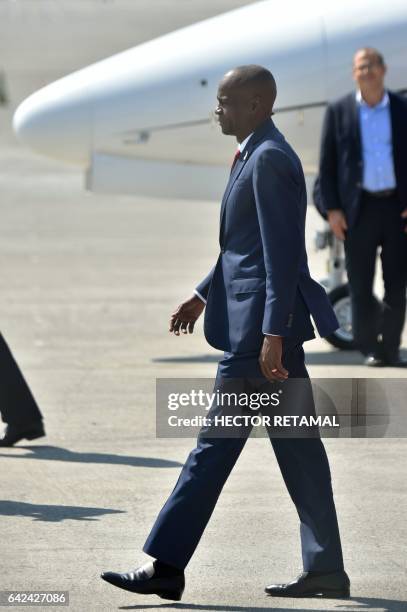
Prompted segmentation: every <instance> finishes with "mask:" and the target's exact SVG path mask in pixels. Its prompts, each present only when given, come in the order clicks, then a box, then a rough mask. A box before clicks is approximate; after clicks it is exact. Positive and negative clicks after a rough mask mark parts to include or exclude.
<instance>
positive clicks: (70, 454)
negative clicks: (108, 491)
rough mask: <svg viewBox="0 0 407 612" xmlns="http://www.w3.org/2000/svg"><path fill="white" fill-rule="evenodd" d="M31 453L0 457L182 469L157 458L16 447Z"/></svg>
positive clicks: (178, 465) (0, 454)
mask: <svg viewBox="0 0 407 612" xmlns="http://www.w3.org/2000/svg"><path fill="white" fill-rule="evenodd" d="M15 448H16V449H21V448H23V449H24V450H27V451H30V452H28V453H26V454H24V455H16V454H12V453H7V454H6V453H0V457H12V458H13V459H45V460H51V461H68V462H72V463H108V464H110V465H130V466H133V467H151V468H168V467H170V468H171V467H182V465H183V464H182V463H179V462H178V461H170V460H168V459H156V458H155V457H130V456H128V455H110V454H108V453H80V452H76V451H70V450H68V449H67V448H59V447H58V446H40V445H39V446H16V447H15Z"/></svg>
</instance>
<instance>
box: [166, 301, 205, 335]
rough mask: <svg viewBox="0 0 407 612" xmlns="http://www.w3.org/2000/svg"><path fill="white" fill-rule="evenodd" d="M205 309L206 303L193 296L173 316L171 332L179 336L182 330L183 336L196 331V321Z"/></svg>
mask: <svg viewBox="0 0 407 612" xmlns="http://www.w3.org/2000/svg"><path fill="white" fill-rule="evenodd" d="M204 308H205V304H204V302H203V301H202V300H201V299H199V297H198V296H196V295H193V296H192V297H191V298H190V299H189V300H187V301H186V302H183V303H182V304H180V305H179V306H178V308H177V310H176V311H175V312H174V313H173V314H172V315H171V319H170V328H169V331H170V332H173V333H174V334H175V335H176V336H179V334H180V330H181V331H182V333H183V334H187V333H190V334H192V333H193V331H194V325H195V321H196V320H197V319H198V317H199V316H200V315H201V313H202V311H203V309H204Z"/></svg>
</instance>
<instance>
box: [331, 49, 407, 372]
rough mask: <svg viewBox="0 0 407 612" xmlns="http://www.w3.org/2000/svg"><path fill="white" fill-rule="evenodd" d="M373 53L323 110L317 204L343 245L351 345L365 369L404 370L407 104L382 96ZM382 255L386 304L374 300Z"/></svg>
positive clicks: (360, 56)
mask: <svg viewBox="0 0 407 612" xmlns="http://www.w3.org/2000/svg"><path fill="white" fill-rule="evenodd" d="M385 74H386V65H385V63H384V59H383V56H382V55H381V53H379V51H377V50H376V49H373V48H370V47H367V48H363V49H359V50H358V51H357V52H356V53H355V56H354V58H353V79H354V81H355V82H356V84H357V91H356V93H350V94H348V95H346V96H345V97H343V98H341V99H339V100H337V101H335V102H333V103H332V104H330V105H329V106H328V109H327V111H326V115H325V121H324V126H323V131H322V140H321V154H320V167H319V192H320V204H321V206H322V208H323V209H324V210H325V211H326V212H327V217H328V221H329V224H330V226H331V229H332V231H333V233H334V234H335V236H336V237H337V238H338V239H340V240H343V241H344V246H345V261H346V270H347V274H348V280H349V288H350V296H351V303H352V325H353V334H354V338H355V343H356V345H357V346H358V348H359V349H360V351H361V352H362V353H363V355H364V356H365V364H366V365H368V366H373V367H375V366H405V365H406V363H407V362H405V361H403V360H402V359H401V358H400V355H399V347H400V344H401V335H402V331H403V325H404V318H405V310H406V278H407V234H406V218H407V172H406V168H407V165H406V164H407V101H406V100H405V98H403V97H402V96H400V95H397V94H395V93H393V92H390V91H386V89H385V88H384V76H385ZM379 247H380V248H381V251H380V258H381V262H382V270H383V281H384V298H383V302H379V301H378V300H377V299H376V297H375V296H374V293H373V281H374V274H375V265H376V257H377V250H378V248H379Z"/></svg>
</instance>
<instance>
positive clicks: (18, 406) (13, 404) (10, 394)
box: [0, 334, 42, 428]
mask: <svg viewBox="0 0 407 612" xmlns="http://www.w3.org/2000/svg"><path fill="white" fill-rule="evenodd" d="M0 413H1V417H2V420H3V421H4V422H5V423H7V424H9V425H12V426H16V427H19V428H20V427H26V426H27V425H31V424H33V423H38V421H41V420H42V415H41V412H40V410H39V408H38V406H37V403H36V401H35V399H34V397H33V395H32V393H31V391H30V388H29V386H28V385H27V383H26V381H25V379H24V376H23V375H22V373H21V370H20V368H19V367H18V365H17V363H16V361H15V359H14V357H13V355H12V353H11V351H10V349H9V347H8V346H7V343H6V341H5V339H4V338H3V336H2V335H1V334H0Z"/></svg>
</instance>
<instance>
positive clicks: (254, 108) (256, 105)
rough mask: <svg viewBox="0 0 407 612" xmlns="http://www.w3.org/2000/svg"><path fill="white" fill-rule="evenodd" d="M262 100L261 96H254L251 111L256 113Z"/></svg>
mask: <svg viewBox="0 0 407 612" xmlns="http://www.w3.org/2000/svg"><path fill="white" fill-rule="evenodd" d="M260 104H261V101H260V97H259V96H254V97H253V98H252V99H251V101H250V111H251V113H253V114H254V113H255V112H256V111H257V110H258V108H259V107H260Z"/></svg>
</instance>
